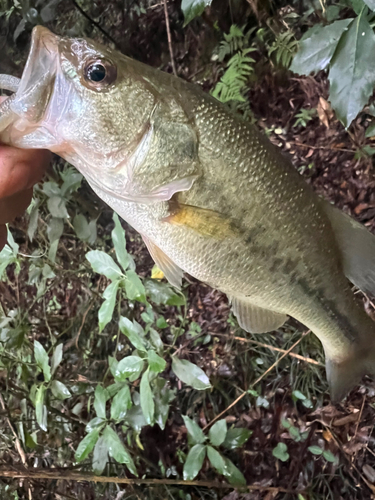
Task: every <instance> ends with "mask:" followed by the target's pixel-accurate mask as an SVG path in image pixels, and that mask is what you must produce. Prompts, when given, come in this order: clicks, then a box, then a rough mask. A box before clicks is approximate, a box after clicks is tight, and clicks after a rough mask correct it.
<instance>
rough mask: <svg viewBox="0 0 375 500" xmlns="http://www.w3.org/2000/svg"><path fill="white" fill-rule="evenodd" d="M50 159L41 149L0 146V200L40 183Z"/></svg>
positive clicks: (49, 155) (47, 153) (49, 154)
mask: <svg viewBox="0 0 375 500" xmlns="http://www.w3.org/2000/svg"><path fill="white" fill-rule="evenodd" d="M50 159H51V153H50V152H49V151H46V150H42V149H18V148H13V147H10V146H4V145H0V198H5V197H7V196H11V195H13V194H15V193H18V192H20V191H23V190H25V189H28V188H30V187H31V186H33V185H34V184H36V183H37V182H39V181H40V179H41V178H42V176H43V174H44V172H45V170H46V169H47V167H48V164H49V162H50Z"/></svg>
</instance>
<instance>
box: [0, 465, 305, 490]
mask: <svg viewBox="0 0 375 500" xmlns="http://www.w3.org/2000/svg"><path fill="white" fill-rule="evenodd" d="M0 477H8V478H29V479H55V480H56V479H57V480H60V481H90V482H94V483H116V484H129V485H136V484H144V485H149V486H157V485H165V486H200V487H202V488H218V489H235V487H234V486H232V485H230V484H228V483H224V482H223V483H219V482H218V481H183V480H182V479H143V478H140V479H129V478H125V477H108V476H96V475H95V474H88V473H83V472H72V471H71V470H70V469H37V468H33V469H28V470H26V469H24V470H16V469H12V470H9V469H5V468H3V467H2V468H0ZM241 489H247V490H249V491H270V492H275V493H290V494H294V495H296V494H298V493H303V491H295V490H289V489H287V488H279V487H277V486H260V485H259V486H258V485H256V484H249V485H247V486H243V487H242V486H241Z"/></svg>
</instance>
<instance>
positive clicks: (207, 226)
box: [164, 201, 239, 239]
mask: <svg viewBox="0 0 375 500" xmlns="http://www.w3.org/2000/svg"><path fill="white" fill-rule="evenodd" d="M170 209H171V215H169V216H168V217H166V218H165V219H164V221H165V222H169V223H170V224H174V225H177V226H185V227H187V228H190V229H193V230H194V231H196V232H197V233H199V234H202V235H204V236H210V237H212V238H215V239H224V238H228V237H235V236H237V235H238V234H239V230H238V229H237V228H236V226H235V224H234V222H233V221H232V220H231V219H230V218H229V217H226V216H225V215H222V214H220V213H218V212H215V211H214V210H208V209H206V208H200V207H194V206H192V205H183V204H181V203H176V202H174V201H171V202H170Z"/></svg>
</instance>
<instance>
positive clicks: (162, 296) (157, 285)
mask: <svg viewBox="0 0 375 500" xmlns="http://www.w3.org/2000/svg"><path fill="white" fill-rule="evenodd" d="M144 283H145V288H146V292H147V296H148V297H149V298H150V300H151V301H152V302H155V304H167V305H169V306H182V305H184V304H185V298H184V297H183V296H181V294H177V293H176V292H175V291H174V290H173V288H171V286H170V285H168V283H162V282H161V281H157V280H153V279H146V280H145V281H144ZM167 325H168V324H167ZM168 326H169V325H168Z"/></svg>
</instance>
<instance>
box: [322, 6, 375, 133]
mask: <svg viewBox="0 0 375 500" xmlns="http://www.w3.org/2000/svg"><path fill="white" fill-rule="evenodd" d="M374 53H375V35H374V32H373V30H372V28H371V26H370V25H369V23H368V21H367V19H366V17H365V15H364V13H363V12H362V14H361V15H360V16H358V17H357V18H356V19H354V20H353V21H352V22H351V23H350V24H349V27H348V30H347V31H346V32H345V33H344V34H343V35H342V37H341V39H340V41H339V43H338V45H337V49H336V51H335V54H334V56H333V58H332V61H331V69H330V72H329V81H330V101H331V104H332V107H333V109H334V110H335V112H336V114H337V117H338V118H339V119H340V120H341V122H342V123H343V124H344V125H345V127H348V126H349V125H350V123H351V122H352V121H353V120H354V118H355V117H356V116H357V114H358V113H359V111H361V109H362V108H363V106H364V105H365V104H366V102H367V101H368V99H369V97H370V95H371V94H372V92H373V89H374V85H375V67H374V64H373V54H374Z"/></svg>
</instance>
